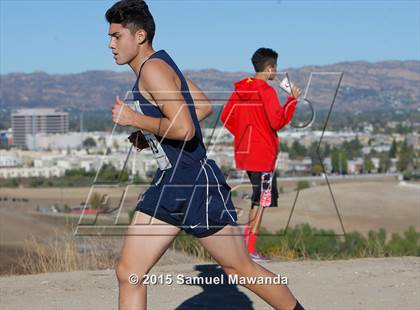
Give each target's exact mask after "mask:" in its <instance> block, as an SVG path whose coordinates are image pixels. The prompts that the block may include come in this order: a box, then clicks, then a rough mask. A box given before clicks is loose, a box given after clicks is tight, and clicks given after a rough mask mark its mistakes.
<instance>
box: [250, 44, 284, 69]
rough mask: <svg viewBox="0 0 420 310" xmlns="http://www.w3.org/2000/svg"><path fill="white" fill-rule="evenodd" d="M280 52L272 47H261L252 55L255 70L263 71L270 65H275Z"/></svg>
mask: <svg viewBox="0 0 420 310" xmlns="http://www.w3.org/2000/svg"><path fill="white" fill-rule="evenodd" d="M277 57H278V54H277V53H276V52H275V51H273V50H272V49H271V48H263V47H261V48H259V49H257V51H256V52H255V53H254V55H252V59H251V60H252V64H253V65H254V69H255V72H262V71H264V69H265V68H266V67H267V66H268V65H273V66H274V65H275V64H276V63H277Z"/></svg>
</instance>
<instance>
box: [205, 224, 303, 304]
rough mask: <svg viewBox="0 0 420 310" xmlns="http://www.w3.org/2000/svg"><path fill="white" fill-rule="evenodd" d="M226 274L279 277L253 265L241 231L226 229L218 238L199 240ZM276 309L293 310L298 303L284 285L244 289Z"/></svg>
mask: <svg viewBox="0 0 420 310" xmlns="http://www.w3.org/2000/svg"><path fill="white" fill-rule="evenodd" d="M199 241H200V243H201V244H202V245H203V246H204V248H205V249H206V250H207V251H208V252H209V253H210V255H211V256H213V258H214V259H215V260H216V261H217V262H218V263H219V264H220V265H221V267H222V268H223V270H224V271H225V272H226V274H228V275H229V274H237V275H239V276H243V277H259V276H263V277H275V276H276V275H275V274H274V273H272V272H270V271H268V270H267V269H265V268H263V267H262V266H260V265H258V264H257V263H254V262H253V261H252V260H251V258H250V256H249V254H248V251H247V249H246V247H245V244H244V242H243V239H242V236H241V233H240V230H239V228H238V227H233V226H230V225H228V226H226V227H224V228H223V229H222V230H220V231H218V232H217V233H216V234H214V235H212V236H209V237H204V238H200V239H199ZM245 287H246V288H248V289H250V290H251V291H253V292H254V293H255V294H257V295H258V296H260V297H261V298H262V299H264V300H265V301H266V302H267V303H268V304H270V305H271V306H272V307H274V308H275V309H282V310H292V309H293V308H294V307H295V305H296V299H295V298H294V296H293V295H292V293H291V292H290V290H289V288H288V287H287V286H285V285H280V284H279V285H274V284H273V285H257V284H255V285H245Z"/></svg>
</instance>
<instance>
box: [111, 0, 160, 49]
mask: <svg viewBox="0 0 420 310" xmlns="http://www.w3.org/2000/svg"><path fill="white" fill-rule="evenodd" d="M105 17H106V20H107V21H108V23H110V24H111V23H115V24H121V25H123V27H125V28H128V29H130V31H131V33H132V34H134V33H135V32H136V31H137V30H139V29H143V30H144V31H146V32H147V40H148V41H149V43H152V41H153V37H154V36H155V21H154V20H153V16H152V14H151V13H150V11H149V7H148V6H147V4H146V2H145V1H142V0H121V1H119V2H117V3H115V4H114V5H113V6H112V7H111V8H110V9H108V11H106V14H105Z"/></svg>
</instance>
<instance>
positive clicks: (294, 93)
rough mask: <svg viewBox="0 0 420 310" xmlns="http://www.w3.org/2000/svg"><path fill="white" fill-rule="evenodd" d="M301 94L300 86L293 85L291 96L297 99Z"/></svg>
mask: <svg viewBox="0 0 420 310" xmlns="http://www.w3.org/2000/svg"><path fill="white" fill-rule="evenodd" d="M300 95H301V93H300V88H299V87H297V86H296V85H293V86H292V92H291V93H290V96H291V97H294V98H296V99H297V98H299V97H300Z"/></svg>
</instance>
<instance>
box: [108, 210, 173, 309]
mask: <svg viewBox="0 0 420 310" xmlns="http://www.w3.org/2000/svg"><path fill="white" fill-rule="evenodd" d="M150 220H151V216H149V215H147V214H145V213H142V212H138V211H136V212H134V216H133V220H132V223H131V224H130V225H129V227H128V230H127V236H125V239H124V243H123V246H122V249H121V253H120V257H119V259H118V262H117V264H116V268H115V271H116V275H117V279H118V283H119V309H120V310H126V309H127V310H128V309H130V310H131V309H146V306H147V296H146V287H145V286H144V285H143V284H142V282H141V281H142V279H143V276H144V275H145V274H147V273H148V272H149V270H150V269H151V268H152V267H153V265H154V264H155V263H156V262H157V261H158V260H159V258H160V257H161V256H162V255H163V254H164V253H165V251H166V250H167V248H168V247H169V245H170V244H171V242H172V241H173V240H174V238H175V237H176V235H177V233H178V232H179V230H180V229H179V228H178V227H176V226H172V225H168V224H166V223H165V222H162V221H159V220H157V219H155V218H153V219H152V222H151V223H150ZM148 224H149V225H148ZM133 274H134V275H135V276H137V277H138V280H139V282H138V284H133V282H130V281H129V277H130V275H133ZM132 279H133V278H132Z"/></svg>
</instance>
